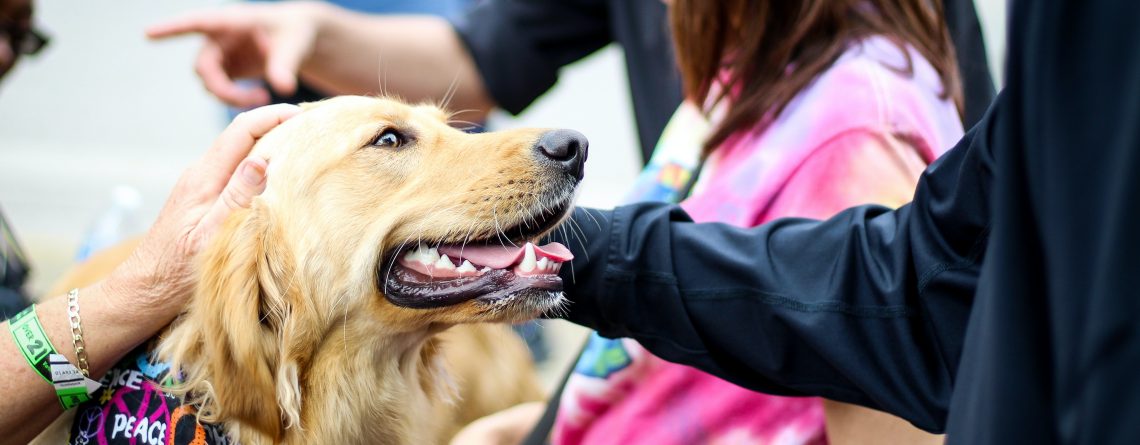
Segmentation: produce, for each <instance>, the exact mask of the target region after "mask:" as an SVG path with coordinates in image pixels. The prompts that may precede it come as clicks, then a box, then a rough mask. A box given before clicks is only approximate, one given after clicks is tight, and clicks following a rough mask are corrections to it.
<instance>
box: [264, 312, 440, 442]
mask: <svg viewBox="0 0 1140 445" xmlns="http://www.w3.org/2000/svg"><path fill="white" fill-rule="evenodd" d="M353 324H354V323H353V321H352V320H351V319H348V320H347V325H346V324H345V323H338V324H336V325H334V326H333V328H332V329H330V331H329V332H328V333H327V335H326V336H325V339H324V342H323V344H322V345H321V346H320V347H318V348H317V351H318V352H317V355H318V356H315V357H313V360H312V361H311V362H310V363H313V364H314V365H315V366H314V367H312V368H309V369H307V370H304V371H303V375H301V376H300V386H301V388H300V397H301V398H302V401H301V406H300V409H301V412H300V413H299V414H300V416H299V417H300V419H301V421H300V425H299V426H298V425H289V426H287V427H285V429H283V441H282V442H283V443H298V444H300V443H345V444H350V443H362V444H363V443H393V444H397V443H407V444H411V443H425V444H426V443H440V441H441V440H443V438H442V437H438V433H439V432H440V431H441V430H443V429H444V428H443V427H442V423H444V422H446V421H448V420H450V419H447V418H443V416H444V414H443V413H444V410H442V409H440V408H441V406H440V405H441V402H442V403H451V401H452V400H453V399H454V397H455V395H454V391H455V390H454V387H453V385H451V384H450V381H449V380H448V377H447V374H446V370H445V369H444V365H443V362H442V358H441V356H440V355H439V348H438V344H437V342H438V340H437V339H436V338H435V334H434V333H431V332H416V333H402V334H396V335H391V336H387V337H378V338H376V339H375V340H374V341H372V342H369V343H367V344H368V345H369V347H368V348H359V347H357V348H355V349H354V348H352V347H349V346H348V345H347V344H346V341H345V340H346V338H347V336H349V335H353V334H352V333H351V331H353V330H354V329H357V328H358V327H355V326H353ZM355 335H375V333H370V334H365V333H364V332H363V331H362V330H361V331H358V333H356V334H355ZM322 413H323V414H324V415H328V414H332V415H335V416H336V418H335V419H324V418H320V415H321V414H322ZM247 432H248V431H247Z"/></svg>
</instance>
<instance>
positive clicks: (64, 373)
mask: <svg viewBox="0 0 1140 445" xmlns="http://www.w3.org/2000/svg"><path fill="white" fill-rule="evenodd" d="M8 329H9V330H10V331H12V337H14V338H15V339H16V345H17V346H18V347H19V348H20V352H21V353H23V355H24V359H25V360H27V361H28V364H29V365H32V369H35V370H36V373H37V374H39V375H40V377H42V378H43V379H44V380H45V381H47V382H48V383H50V384H51V385H52V386H53V387H54V388H55V395H56V397H58V398H59V404H60V405H61V406H63V409H65V410H66V409H71V408H72V407H74V406H76V405H78V404H80V403H83V402H86V401H88V400H91V396H90V394H91V393H92V392H94V391H95V390H96V389H99V387H100V386H102V385H100V384H99V382H96V381H94V380H91V379H88V378H86V377H84V376H83V373H81V372H79V369H78V368H76V367H75V366H74V365H72V364H71V363H70V362H68V361H67V357H65V356H64V355H63V354H60V353H57V352H56V351H55V346H53V345H52V344H51V340H48V337H47V334H46V333H44V328H43V326H42V325H40V319H39V317H37V316H36V311H35V306H29V307H28V308H27V309H24V310H23V311H20V313H19V314H16V316H15V317H12V319H11V320H9V322H8Z"/></svg>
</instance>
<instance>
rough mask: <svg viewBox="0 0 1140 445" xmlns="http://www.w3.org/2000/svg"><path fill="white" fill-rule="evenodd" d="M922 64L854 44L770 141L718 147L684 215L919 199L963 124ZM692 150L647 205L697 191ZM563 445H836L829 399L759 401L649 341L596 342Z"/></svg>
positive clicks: (567, 405)
mask: <svg viewBox="0 0 1140 445" xmlns="http://www.w3.org/2000/svg"><path fill="white" fill-rule="evenodd" d="M909 54H910V62H911V63H912V64H913V72H914V74H913V76H911V75H906V74H900V73H905V72H906V71H905V69H906V67H907V64H908V62H907V59H906V57H905V56H904V54H903V53H902V52H901V51H900V50H899V48H898V47H897V46H895V45H894V44H892V43H890V42H889V41H888V40H887V39H885V38H878V37H876V38H870V39H866V40H863V41H862V42H860V43H857V44H854V45H852V47H851V49H849V50H848V51H847V52H846V53H845V54H844V55H843V56H842V57H841V58H840V59H839V60H838V61H836V63H835V64H834V65H833V66H832V67H831V68H829V69H828V70H827V71H826V72H824V73H822V74H821V75H820V77H819V78H818V79H816V80H815V81H814V82H813V83H812V84H810V86H809V87H807V88H806V89H805V90H804V91H802V92H801V93H800V94H799V95H797V96H796V98H795V99H794V100H793V101H792V102H791V103H789V104H788V106H787V108H786V109H785V110H784V111H783V112H782V113H781V114H780V115H779V116H777V118H776V120H775V121H773V123H772V124H771V125H770V126H769V127H768V128H767V129H766V130H763V131H755V130H754V131H742V132H740V133H738V134H736V135H734V136H733V137H731V138H730V139H729V140H728V141H727V142H726V143H725V144H724V146H722V147H721V148H720V149H718V150H717V151H716V152H715V153H714V154H713V156H712V157H711V158H710V159H709V162H708V163H707V164H706V166H705V170H704V171H703V172H702V174H701V180H700V181H699V182H698V184H697V187H696V189H695V190H696V193H695V194H694V195H693V196H692V197H690V198H689V199H687V200H685V201H684V202H683V203H682V205H683V206H684V208H685V209H686V210H687V211H688V212H689V214H690V215H691V216H692V217H693V219H694V220H696V221H719V222H725V223H729V224H735V225H738V226H754V225H758V224H762V223H764V222H767V221H769V220H772V219H775V218H780V217H789V216H798V217H811V218H826V217H828V216H831V215H832V214H834V213H836V212H838V211H840V210H842V209H845V208H847V207H850V206H853V205H858V204H865V203H879V204H884V205H890V206H898V205H901V204H904V203H906V202H908V201H910V197H911V193H912V192H913V190H914V189H913V187H914V184H915V182H916V181H917V178H918V175H919V174H920V173H921V171H922V170H923V169H924V168H925V166H926V164H928V163H929V162H931V161H932V160H934V159H935V158H936V157H937V156H939V155H941V154H942V153H943V152H944V151H945V150H947V149H948V148H950V146H951V145H952V144H953V143H954V142H956V141H957V140H958V139H959V138H960V137H961V135H962V126H961V123H960V120H959V116H958V113H957V111H956V109H955V107H954V105H953V104H952V103H951V102H950V101H948V100H944V99H941V98H940V97H939V96H940V95H941V93H942V84H941V81H940V78H939V76H938V74H937V72H936V71H935V70H934V69H933V68H932V67H931V66H930V64H929V63H927V62H926V61H925V59H923V58H922V57H921V56H920V55H919V54H918V53H917V52H916V51H913V50H910V51H909ZM681 116H691V113H690V114H687V115H686V114H684V113H681V112H680V111H679V112H678V114H677V116H675V117H674V120H673V121H671V122H670V125H669V127H667V129H666V134H665V135H663V136H662V138H663V141H662V143H660V144H659V145H658V150H662V148H663V147H669V146H670V144H668V143H666V141H665V139H668V138H670V137H680V138H681V139H683V140H692V139H694V138H693V136H692V134H685V128H684V126H685V124H684V123H681V122H678V121H680V120H683V119H680V117H681ZM678 133H680V134H678ZM689 133H692V132H689ZM698 139H699V138H698ZM676 145H677V144H673V146H674V148H675V146H676ZM688 145H689V147H687V148H684V149H680V150H677V149H672V148H669V149H666V150H663V151H662V152H659V153H656V154H655V155H654V159H653V161H652V162H651V163H650V165H649V166H648V167H647V169H646V171H645V172H643V174H642V177H641V178H639V183H638V184H637V186H636V190H637V193H640V195H639V196H641V197H642V199H646V200H650V199H661V198H664V197H667V196H668V193H669V191H670V190H675V189H676V188H677V186H678V185H679V184H682V183H683V182H684V181H683V180H682V179H683V178H684V177H686V175H685V173H684V172H685V169H686V168H691V165H692V164H693V159H694V156H693V153H695V150H694V149H695V147H693V146H692V145H693V144H688ZM740 335H741V336H750V335H755V333H753V332H741V333H740ZM756 341H763V340H762V339H759V338H758V339H757V340H756ZM552 441H553V443H555V444H639V443H644V444H653V445H674V444H676V445H682V444H695V443H709V444H720V443H724V444H729V443H731V444H814V443H826V437H825V433H824V418H823V408H822V404H821V402H820V400H819V399H815V398H789V397H776V396H769V395H765V394H759V393H755V392H751V391H748V390H745V389H742V388H739V387H737V386H735V385H732V384H729V383H727V382H724V381H722V380H720V379H718V378H716V377H713V376H710V375H708V374H705V373H703V372H700V371H697V370H695V369H693V368H689V367H685V366H681V365H675V364H672V363H668V362H665V361H663V360H661V359H659V358H657V357H655V356H653V355H652V354H650V353H649V352H648V351H646V350H645V349H644V348H642V347H641V346H640V345H638V344H637V343H636V342H635V341H632V340H629V339H618V340H609V339H603V338H601V337H598V336H597V335H596V334H595V335H594V336H593V337H592V340H591V344H590V345H589V347H588V348H587V350H586V352H585V353H583V356H582V357H581V359H580V361H579V363H578V366H577V367H576V368H575V372H574V373H573V374H572V375H571V378H570V380H568V381H567V385H566V388H565V390H564V392H563V396H562V399H561V401H560V410H559V417H558V419H557V421H556V422H555V427H554V432H553V436H552Z"/></svg>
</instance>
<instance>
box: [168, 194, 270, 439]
mask: <svg viewBox="0 0 1140 445" xmlns="http://www.w3.org/2000/svg"><path fill="white" fill-rule="evenodd" d="M271 230H272V229H271V227H269V221H267V218H266V217H265V215H264V213H263V212H262V211H259V209H258V206H257V205H256V204H255V205H254V208H253V209H249V210H239V211H238V212H235V214H233V215H231V216H230V217H229V218H228V219H227V220H226V224H224V225H223V227H222V228H221V230H220V231H219V232H218V233H217V234H216V235H215V238H214V239H213V240H212V241H211V244H210V246H209V247H208V248H207V249H206V251H205V252H204V253H203V254H202V257H201V261H200V267H201V271H200V273H199V277H200V279H199V282H198V287H197V289H196V291H195V295H194V298H193V300H192V301H191V302H190V305H189V308H188V309H187V312H186V313H185V314H183V315H182V317H180V319H179V320H176V321H175V327H174V328H173V329H172V330H171V332H170V333H169V334H168V335H167V336H166V338H164V339H163V341H162V343H161V345H160V346H159V357H160V358H162V359H168V360H170V361H171V364H172V369H173V370H174V371H175V372H178V371H180V372H181V375H182V377H181V379H180V381H179V382H178V384H176V386H175V387H174V388H172V392H173V393H175V394H177V395H179V396H182V397H184V398H185V399H186V400H187V401H188V402H190V403H194V404H196V405H198V407H199V412H200V415H201V418H202V420H204V421H206V422H218V421H238V422H240V423H241V425H242V427H243V428H253V429H255V430H257V431H258V432H260V433H261V434H263V435H265V436H267V437H271V438H274V439H278V438H280V437H281V433H282V431H281V429H282V428H281V420H282V413H281V410H280V408H279V406H278V403H277V397H276V393H277V389H276V388H275V386H276V385H275V384H274V379H273V376H274V375H275V374H276V373H277V371H278V370H277V368H278V366H277V363H278V357H279V349H278V348H277V333H276V332H275V331H276V330H275V329H274V327H273V326H272V325H271V324H270V322H269V321H270V320H268V318H271V317H267V313H266V310H267V307H268V306H269V305H271V304H272V303H271V302H269V301H267V298H272V297H271V296H269V295H266V290H267V286H266V284H269V286H268V287H269V290H270V291H273V292H276V291H278V290H279V286H278V284H277V283H280V282H281V280H282V276H286V277H287V276H288V275H283V274H287V273H288V272H287V271H286V270H287V269H289V267H290V266H288V265H280V264H278V265H275V266H274V265H269V264H267V263H270V262H276V261H285V260H287V258H288V257H287V256H286V255H282V254H280V252H274V251H272V248H273V247H277V248H280V247H281V246H282V245H281V243H275V242H272V241H271V238H272V237H273V234H272V232H271ZM274 321H276V320H274ZM275 441H276V440H275Z"/></svg>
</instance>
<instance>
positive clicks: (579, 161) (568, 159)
mask: <svg viewBox="0 0 1140 445" xmlns="http://www.w3.org/2000/svg"><path fill="white" fill-rule="evenodd" d="M589 147H590V141H587V140H586V136H585V135H583V134H582V133H579V132H577V131H574V130H550V131H548V132H546V133H543V135H542V137H540V138H538V143H536V144H535V145H534V148H535V149H536V150H538V152H539V153H541V154H542V156H544V157H546V158H547V159H549V160H551V161H553V162H554V163H555V164H556V165H557V166H558V168H560V169H562V171H565V172H566V173H567V174H569V175H572V176H574V177H575V178H578V180H581V179H582V166H583V164H585V162H586V154H587V152H588V149H589Z"/></svg>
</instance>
